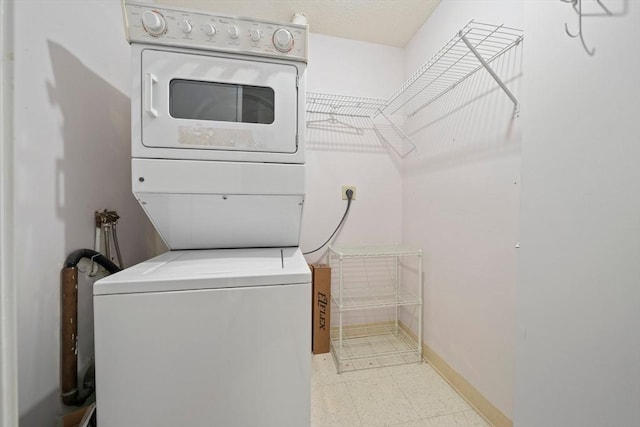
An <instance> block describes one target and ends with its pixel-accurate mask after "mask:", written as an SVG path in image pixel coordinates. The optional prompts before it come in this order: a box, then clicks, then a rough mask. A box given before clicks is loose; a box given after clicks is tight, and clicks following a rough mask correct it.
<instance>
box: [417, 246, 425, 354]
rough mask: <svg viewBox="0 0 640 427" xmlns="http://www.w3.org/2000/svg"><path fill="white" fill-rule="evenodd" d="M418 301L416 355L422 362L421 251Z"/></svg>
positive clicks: (419, 255)
mask: <svg viewBox="0 0 640 427" xmlns="http://www.w3.org/2000/svg"><path fill="white" fill-rule="evenodd" d="M418 299H419V301H420V303H419V305H418V355H419V356H420V358H419V359H418V362H422V318H423V315H424V313H423V312H422V307H424V305H423V303H422V251H421V250H420V251H418Z"/></svg>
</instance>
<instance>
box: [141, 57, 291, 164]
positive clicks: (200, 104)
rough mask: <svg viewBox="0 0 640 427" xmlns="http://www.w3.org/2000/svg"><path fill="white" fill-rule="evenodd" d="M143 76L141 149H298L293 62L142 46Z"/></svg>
mask: <svg viewBox="0 0 640 427" xmlns="http://www.w3.org/2000/svg"><path fill="white" fill-rule="evenodd" d="M141 73H142V75H141V76H140V78H141V82H142V93H141V96H142V103H141V105H142V111H141V115H142V117H141V120H142V143H143V145H144V146H146V147H157V148H175V149H199V150H203V149H205V150H223V151H245V152H266V153H295V152H296V150H297V138H296V137H297V119H298V117H297V110H298V105H297V104H298V89H297V77H298V72H297V68H296V67H295V66H293V65H287V64H280V63H271V62H262V61H259V60H243V59H231V58H225V57H218V56H209V55H206V54H190V53H189V54H187V53H178V52H167V51H159V50H154V49H145V50H143V51H142V67H141Z"/></svg>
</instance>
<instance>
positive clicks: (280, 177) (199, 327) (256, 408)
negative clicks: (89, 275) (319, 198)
mask: <svg viewBox="0 0 640 427" xmlns="http://www.w3.org/2000/svg"><path fill="white" fill-rule="evenodd" d="M123 10H124V15H125V23H126V25H125V27H126V30H127V38H128V40H129V42H130V43H131V49H132V65H133V67H132V73H133V87H132V92H131V95H132V96H131V126H132V188H133V193H134V195H135V197H136V198H137V200H138V201H139V202H140V204H141V206H142V208H143V209H144V211H145V212H146V214H147V215H148V216H149V218H150V219H151V221H152V222H153V224H154V226H155V227H156V229H157V231H158V233H159V234H160V236H161V237H162V239H163V240H164V242H165V243H166V245H167V246H168V247H169V249H170V251H169V252H166V253H164V254H162V255H160V256H158V257H155V258H153V259H151V260H149V261H146V262H143V263H141V264H138V265H136V266H133V267H131V268H128V269H126V270H124V271H122V272H119V273H117V274H114V275H112V276H109V277H106V278H104V279H102V280H100V281H98V282H96V284H95V285H94V322H95V349H96V386H97V417H98V423H99V425H100V427H129V426H132V427H133V426H136V427H141V426H153V427H164V426H166V427H176V426H191V425H193V426H196V425H197V426H225V427H227V426H278V427H284V426H296V427H297V426H304V425H309V423H310V376H311V367H310V364H311V352H310V348H311V336H310V334H311V324H310V323H311V304H310V301H311V285H310V280H311V276H310V272H309V269H308V267H307V264H306V262H305V259H304V257H303V256H302V253H301V251H300V249H299V248H298V244H299V235H300V222H301V217H302V208H303V202H304V187H305V186H304V168H305V166H304V150H303V142H304V140H303V134H304V133H303V128H304V103H305V91H304V87H305V86H304V81H305V68H306V61H307V37H308V30H307V26H306V25H300V24H281V23H275V22H267V21H263V20H255V19H246V18H237V17H227V16H218V15H212V14H209V13H203V12H197V11H190V10H182V9H180V10H178V9H175V8H171V7H157V6H156V5H150V4H149V3H135V2H129V1H125V2H124V4H123Z"/></svg>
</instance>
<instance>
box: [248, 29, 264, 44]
mask: <svg viewBox="0 0 640 427" xmlns="http://www.w3.org/2000/svg"><path fill="white" fill-rule="evenodd" d="M249 37H251V40H253V41H254V42H259V41H260V39H261V38H262V33H261V32H260V30H258V29H257V28H252V29H251V31H249Z"/></svg>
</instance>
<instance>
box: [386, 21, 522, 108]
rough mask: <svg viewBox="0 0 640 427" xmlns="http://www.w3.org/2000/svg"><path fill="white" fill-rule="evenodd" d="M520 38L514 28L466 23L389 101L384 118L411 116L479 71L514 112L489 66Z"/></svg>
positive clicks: (517, 30)
mask: <svg viewBox="0 0 640 427" xmlns="http://www.w3.org/2000/svg"><path fill="white" fill-rule="evenodd" d="M523 38H524V33H523V31H522V30H519V29H516V28H510V27H505V26H504V25H493V24H485V23H481V22H476V21H471V22H469V23H468V24H467V25H465V26H464V28H462V29H461V30H460V31H458V33H457V34H456V35H455V36H454V37H453V38H451V40H449V42H447V44H446V45H444V47H442V48H441V49H440V50H439V51H438V52H437V53H436V54H435V55H434V56H433V57H431V59H429V60H428V61H427V62H426V63H424V64H423V65H422V66H421V67H420V68H419V69H418V70H417V71H416V72H415V73H414V74H413V76H411V77H410V78H409V79H408V80H407V81H406V82H405V83H404V84H403V85H402V86H401V87H400V88H399V89H398V90H397V91H396V93H395V94H393V95H392V96H391V98H389V101H388V102H387V105H385V107H384V108H383V112H384V113H385V114H387V115H393V114H396V113H399V112H402V113H403V115H405V116H407V117H411V116H413V115H415V114H416V113H417V112H418V111H420V110H422V109H423V108H425V107H427V106H429V105H430V104H431V103H433V102H434V101H435V100H436V99H438V98H440V97H441V96H443V95H444V94H446V93H447V92H449V91H450V90H452V89H453V88H455V87H456V86H457V85H458V84H460V83H461V82H463V81H464V80H466V79H467V78H469V77H470V76H471V75H473V74H474V73H475V72H476V71H478V70H480V69H482V68H485V69H486V70H487V71H488V72H489V73H490V74H491V76H492V77H493V78H494V79H495V80H496V82H497V83H498V84H499V85H500V87H501V88H502V89H503V90H504V91H505V92H506V93H507V96H509V98H510V99H511V100H512V101H513V102H514V111H515V112H517V109H518V101H517V99H516V98H515V97H514V96H513V94H512V93H511V91H509V89H508V88H507V87H506V85H505V84H504V83H503V82H502V80H500V78H499V77H498V76H497V75H496V74H495V72H494V71H493V70H492V69H491V67H490V63H491V62H493V61H494V60H495V59H497V58H499V57H500V56H502V55H503V54H504V53H506V52H507V51H509V50H510V49H511V48H513V47H514V46H517V45H519V44H520V42H521V41H522V40H523Z"/></svg>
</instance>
